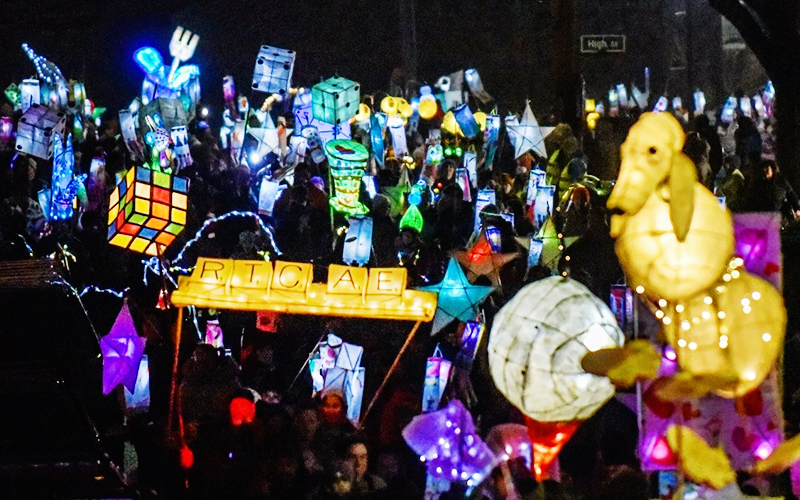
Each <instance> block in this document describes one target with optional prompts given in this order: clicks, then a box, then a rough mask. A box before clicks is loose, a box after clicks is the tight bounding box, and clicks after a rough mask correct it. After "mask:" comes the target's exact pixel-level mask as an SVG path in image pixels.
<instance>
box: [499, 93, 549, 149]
mask: <svg viewBox="0 0 800 500" xmlns="http://www.w3.org/2000/svg"><path fill="white" fill-rule="evenodd" d="M506 130H507V131H508V138H509V140H511V142H512V144H513V145H514V159H517V158H519V157H520V156H522V155H523V154H525V153H527V152H528V151H531V150H533V151H534V152H535V153H536V154H537V155H539V156H540V157H542V158H546V157H547V153H546V152H545V148H544V138H545V137H546V136H547V133H544V131H543V127H539V122H537V121H536V117H535V116H533V111H531V105H530V103H527V104H526V105H525V111H524V112H523V113H522V119H521V120H520V121H519V123H517V124H506ZM551 130H552V129H551Z"/></svg>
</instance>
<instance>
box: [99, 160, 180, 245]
mask: <svg viewBox="0 0 800 500" xmlns="http://www.w3.org/2000/svg"><path fill="white" fill-rule="evenodd" d="M188 191H189V180H188V179H185V178H183V177H178V176H170V175H169V174H165V173H162V172H155V171H153V170H150V169H149V168H146V167H133V168H131V169H130V170H128V172H127V173H126V174H125V176H124V177H123V178H122V180H121V181H120V182H119V184H117V187H116V188H114V191H113V192H112V193H111V197H110V198H109V202H108V205H109V207H110V208H109V212H108V242H109V243H111V244H112V245H116V246H119V247H122V248H127V249H129V250H133V251H135V252H143V253H146V254H148V255H153V256H156V255H158V254H159V253H160V251H161V250H163V248H166V247H167V246H169V245H170V244H171V243H172V242H173V240H175V237H176V236H177V235H178V234H179V233H180V232H181V231H183V228H184V226H186V209H187V193H188ZM158 247H161V249H159V248H158Z"/></svg>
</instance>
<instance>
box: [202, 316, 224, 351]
mask: <svg viewBox="0 0 800 500" xmlns="http://www.w3.org/2000/svg"><path fill="white" fill-rule="evenodd" d="M204 343H205V344H208V345H211V346H214V347H216V348H217V349H219V348H220V347H225V342H224V341H223V338H222V327H221V326H220V325H219V320H218V319H210V320H208V321H206V338H205V342H204Z"/></svg>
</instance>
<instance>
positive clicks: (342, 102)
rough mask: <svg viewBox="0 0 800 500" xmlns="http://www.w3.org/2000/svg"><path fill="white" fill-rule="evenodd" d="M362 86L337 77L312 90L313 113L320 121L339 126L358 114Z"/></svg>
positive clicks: (315, 86) (319, 84)
mask: <svg viewBox="0 0 800 500" xmlns="http://www.w3.org/2000/svg"><path fill="white" fill-rule="evenodd" d="M360 103H361V85H359V84H358V83H356V82H354V81H351V80H348V79H347V78H341V77H339V76H335V77H333V78H329V79H327V80H325V81H324V82H320V83H318V84H316V85H314V86H313V87H312V88H311V112H312V114H313V116H314V118H316V119H317V120H319V121H323V122H325V123H330V124H332V125H339V124H340V123H344V122H346V121H347V120H349V119H350V118H352V117H353V116H355V115H356V113H358V105H359V104H360Z"/></svg>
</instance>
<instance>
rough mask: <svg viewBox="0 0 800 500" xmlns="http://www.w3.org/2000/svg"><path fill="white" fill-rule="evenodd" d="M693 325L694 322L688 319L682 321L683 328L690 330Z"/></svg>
mask: <svg viewBox="0 0 800 500" xmlns="http://www.w3.org/2000/svg"><path fill="white" fill-rule="evenodd" d="M691 327H692V324H691V323H689V322H688V321H686V320H683V321H681V328H682V329H683V330H688V329H689V328H691Z"/></svg>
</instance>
